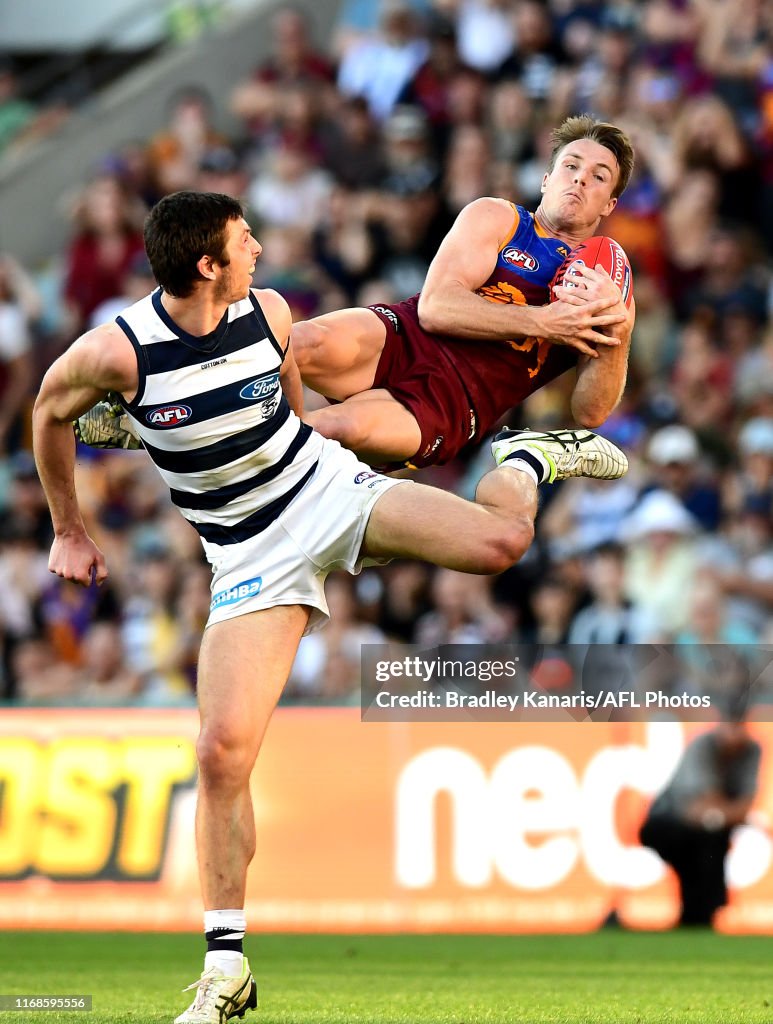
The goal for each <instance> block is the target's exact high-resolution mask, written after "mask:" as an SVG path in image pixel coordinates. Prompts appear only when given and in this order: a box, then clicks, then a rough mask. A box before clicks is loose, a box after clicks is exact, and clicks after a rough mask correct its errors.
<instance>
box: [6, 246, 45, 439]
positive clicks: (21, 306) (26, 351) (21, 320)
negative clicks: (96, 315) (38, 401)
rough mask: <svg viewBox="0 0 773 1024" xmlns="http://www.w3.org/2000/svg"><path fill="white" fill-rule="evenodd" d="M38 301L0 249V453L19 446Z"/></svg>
mask: <svg viewBox="0 0 773 1024" xmlns="http://www.w3.org/2000/svg"><path fill="white" fill-rule="evenodd" d="M40 312H41V301H40V296H39V295H38V292H37V289H36V288H35V286H34V284H33V283H32V280H31V279H30V277H29V275H28V274H27V273H26V271H24V269H23V268H22V266H21V264H20V263H19V262H18V261H17V260H15V259H14V258H13V256H11V255H9V254H8V253H0V456H2V455H4V454H6V453H7V452H9V451H14V450H15V449H16V448H18V446H19V442H20V439H21V438H20V434H21V424H20V422H19V414H20V413H21V412H22V411H23V410H24V406H25V402H27V400H28V399H29V397H30V392H31V389H32V382H33V359H32V345H31V341H32V338H31V333H30V328H31V323H32V321H33V320H35V319H37V317H38V316H39V315H40Z"/></svg>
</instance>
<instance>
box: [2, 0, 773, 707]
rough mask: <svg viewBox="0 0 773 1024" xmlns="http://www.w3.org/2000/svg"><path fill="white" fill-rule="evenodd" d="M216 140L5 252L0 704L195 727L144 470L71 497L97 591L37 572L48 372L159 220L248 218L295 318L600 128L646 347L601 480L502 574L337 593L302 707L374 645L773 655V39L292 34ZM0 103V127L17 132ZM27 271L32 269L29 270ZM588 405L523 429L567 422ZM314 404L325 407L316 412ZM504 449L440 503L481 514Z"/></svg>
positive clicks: (710, 18)
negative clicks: (134, 716) (627, 647)
mask: <svg viewBox="0 0 773 1024" xmlns="http://www.w3.org/2000/svg"><path fill="white" fill-rule="evenodd" d="M271 28H272V32H273V43H272V50H271V55H270V57H269V59H267V60H266V61H264V62H263V63H262V64H260V66H258V67H256V68H255V72H254V75H253V76H252V77H251V78H250V79H249V80H248V81H234V83H233V91H232V93H231V95H230V97H228V102H229V104H230V108H231V111H232V113H233V114H235V115H236V116H238V119H239V122H240V124H241V131H240V132H239V133H238V135H236V136H233V137H227V136H226V135H224V134H223V133H222V132H221V131H220V130H219V129H218V127H217V123H216V121H217V118H216V116H215V104H214V103H213V100H212V97H209V96H208V95H207V94H206V93H205V92H203V91H202V90H201V89H200V88H198V87H196V86H195V85H191V87H190V88H187V89H185V90H183V91H182V92H181V93H179V94H178V95H177V96H176V97H175V99H174V101H173V103H172V104H171V105H170V109H169V113H168V118H167V124H166V128H165V130H164V131H163V132H161V133H159V134H157V135H155V136H154V137H152V138H149V139H147V140H146V142H145V144H143V145H140V144H138V143H136V142H133V143H131V144H128V143H127V145H126V146H125V147H122V148H119V149H118V150H117V151H115V152H110V153H104V154H102V155H101V156H100V157H99V159H97V160H95V164H94V174H93V177H92V178H91V180H89V181H88V182H84V183H83V188H82V190H81V191H80V194H79V195H77V196H75V197H73V199H72V206H71V215H72V231H71V237H70V241H69V244H68V246H67V249H66V251H65V252H63V253H61V254H60V259H59V260H58V261H56V263H55V264H54V265H52V267H49V268H46V270H45V272H44V273H42V274H41V273H37V272H36V273H35V274H33V273H32V268H25V267H23V266H22V265H20V263H19V261H18V260H17V259H15V258H14V256H13V254H11V253H4V254H3V255H2V256H0V365H1V367H2V369H1V370H0V381H1V383H0V387H2V394H1V395H0V402H1V404H0V446H2V449H3V453H4V459H3V462H2V466H1V467H0V474H1V475H0V512H1V513H2V514H1V516H0V643H1V644H2V677H1V678H0V693H2V694H4V696H5V698H6V699H12V700H20V701H31V702H42V703H57V702H64V703H69V702H76V703H77V702H83V703H87V704H98V703H106V704H111V703H140V704H162V703H168V702H190V701H191V700H192V699H193V697H192V695H193V692H194V688H195V664H196V655H197V650H198V644H199V640H200V635H201V630H202V627H203V625H204V623H205V621H206V618H207V614H208V608H209V570H208V568H207V566H206V564H205V562H204V560H203V555H202V552H201V549H200V544H199V540H198V537H197V535H196V534H195V532H194V531H193V529H192V528H191V527H189V526H188V524H186V523H185V522H184V521H183V520H182V519H181V518H180V516H179V514H178V513H177V512H176V511H175V510H174V509H173V507H172V506H171V505H170V504H169V501H168V498H167V497H166V495H165V491H164V487H163V485H162V482H161V481H160V479H159V478H158V477H157V475H156V473H155V470H154V469H153V467H152V466H151V464H150V462H149V461H148V460H147V459H145V458H144V457H143V456H142V455H141V454H138V453H133V452H121V451H118V452H95V451H93V450H90V449H86V448H81V450H80V452H79V464H78V481H77V482H78V491H79V495H80V496H81V502H82V504H83V505H84V507H85V511H86V514H87V518H88V526H89V528H90V531H91V532H92V535H93V536H94V538H95V540H96V542H97V543H98V544H99V546H100V547H101V548H102V550H103V551H104V552H105V555H106V557H107V562H108V566H109V568H110V571H111V576H110V580H109V582H108V583H107V584H106V585H104V586H103V587H102V588H100V589H98V590H97V589H96V588H92V589H90V590H86V589H82V588H79V587H75V586H73V585H71V584H67V583H62V582H61V581H60V580H57V579H54V578H53V577H52V576H50V575H49V573H48V570H47V559H48V548H49V544H50V523H49V519H48V514H47V509H46V505H45V500H44V498H43V494H42V491H41V488H40V485H39V483H38V481H37V477H36V474H35V469H34V463H33V461H32V458H31V454H30V432H29V412H30V407H31V402H32V400H33V398H34V395H35V393H36V390H37V387H38V385H39V382H40V379H41V377H42V374H43V372H44V371H45V369H46V367H47V365H48V364H49V363H50V361H51V359H52V358H53V357H54V356H55V355H56V354H58V353H59V352H60V351H62V349H63V348H64V347H66V345H68V344H69V343H70V341H71V340H72V339H73V338H74V337H76V336H77V335H78V334H79V333H81V332H82V331H83V330H85V329H87V328H88V327H89V326H93V325H94V324H97V323H102V322H105V321H106V320H109V319H112V318H113V317H114V316H115V315H116V313H117V312H118V311H119V310H120V309H121V308H122V307H123V306H124V305H127V304H128V303H129V302H131V301H134V299H135V298H138V297H140V296H142V295H144V294H146V293H147V291H149V290H150V289H151V288H152V287H153V280H152V276H151V275H150V272H149V267H148V266H147V263H146V261H145V258H144V255H143V250H142V222H143V217H144V214H145V212H146V211H147V209H148V208H149V207H150V206H152V204H153V203H154V202H155V201H157V200H158V199H159V198H160V197H161V196H163V195H165V194H167V193H169V192H172V191H176V190H178V189H190V188H195V189H201V190H207V191H218V192H226V193H229V194H231V195H234V196H237V197H241V198H244V200H245V201H246V204H247V208H248V216H249V217H250V218H251V223H252V225H253V227H254V229H255V233H256V235H257V237H258V238H259V240H260V241H261V243H262V245H263V247H264V252H263V256H262V257H261V259H260V261H259V263H258V267H257V272H256V276H255V284H256V285H257V286H260V287H272V288H276V289H278V290H279V291H280V292H281V293H282V295H284V296H285V298H286V299H287V300H288V302H289V303H290V305H291V307H292V311H293V315H294V318H295V319H296V320H303V319H308V318H309V317H312V316H315V315H318V314H320V313H322V312H326V311H329V310H332V309H337V308H340V307H344V306H349V305H367V304H370V303H373V302H394V301H397V300H399V299H401V298H404V297H406V296H408V295H411V294H413V293H414V292H416V291H418V290H420V288H421V285H422V281H423V279H424V276H425V274H426V271H427V268H428V266H429V263H430V261H431V259H432V256H433V255H434V253H435V251H436V250H437V247H438V244H439V242H440V241H441V239H442V238H443V236H444V235H445V233H446V231H447V230H448V228H449V227H450V225H451V223H452V222H453V219H454V217H455V216H456V214H457V213H458V212H459V211H460V210H461V208H462V207H463V206H464V205H465V204H466V203H468V202H470V201H471V200H473V199H475V198H477V197H479V196H482V195H496V196H501V197H503V198H506V199H511V200H513V201H514V202H517V203H520V204H522V205H524V206H526V207H527V208H529V209H534V208H535V207H536V205H537V204H538V202H539V189H540V183H541V179H542V175H543V173H544V170H545V168H546V165H547V160H548V156H549V148H550V147H549V133H550V131H551V129H552V128H554V127H555V126H556V125H557V124H558V123H559V122H560V121H561V120H562V119H563V118H564V117H566V116H567V115H569V114H572V113H580V112H588V113H591V114H593V115H594V116H596V117H599V118H603V119H607V120H610V121H613V122H614V123H615V124H618V125H620V126H621V127H622V128H624V129H625V130H626V131H627V132H628V133H629V135H630V137H631V139H632V141H633V143H634V146H635V147H636V152H637V160H636V167H635V170H634V174H633V178H632V181H631V184H630V185H629V187H628V189H627V191H626V192H625V193H624V195H623V196H622V198H621V200H620V202H619V204H618V206H617V209H616V210H615V211H614V213H613V214H612V216H611V217H610V218H609V219H608V220H607V221H605V222H603V223H602V226H601V230H603V232H604V233H606V234H609V235H612V236H613V237H614V238H616V239H617V240H618V241H619V242H620V243H621V244H622V245H623V247H624V248H625V250H626V252H627V253H628V256H629V258H630V260H631V263H632V266H633V273H634V291H635V296H636V303H637V320H636V328H635V332H634V341H633V347H632V355H631V364H630V371H629V381H628V387H627V390H626V392H625V396H624V398H623V401H622V403H621V405H620V407H619V408H618V409H617V411H616V412H615V413H614V415H613V416H612V418H611V419H610V420H608V421H607V423H606V424H605V425H604V426H603V427H602V428H601V430H600V432H601V433H602V434H604V435H605V436H608V437H609V438H610V439H612V440H613V441H615V442H616V443H617V444H619V445H620V446H621V447H623V448H624V449H625V451H626V452H627V453H628V455H629V459H630V462H631V469H630V471H629V473H628V475H627V476H625V477H624V478H623V479H622V480H619V481H615V482H608V481H603V482H597V481H593V480H589V479H577V480H569V481H567V482H564V483H562V484H560V485H557V486H555V487H548V488H543V494H542V510H541V512H540V515H539V517H538V520H537V539H536V542H535V544H534V545H533V547H532V548H531V549H530V551H529V552H528V554H527V556H526V557H525V558H524V559H523V561H522V562H521V563H520V564H518V565H517V566H515V567H514V568H513V569H511V570H510V571H508V572H506V573H504V574H503V575H501V576H499V577H496V578H493V579H489V578H484V577H471V576H464V575H462V574H459V573H454V572H451V571H450V570H434V569H430V568H428V567H426V566H424V565H420V564H412V563H411V564H409V563H402V562H395V563H392V564H391V565H389V566H387V567H385V568H378V569H368V570H366V571H365V572H364V573H363V574H362V575H361V576H359V577H357V578H350V577H344V576H341V577H335V578H331V580H330V582H329V584H328V591H329V600H330V607H331V613H332V618H331V622H330V624H329V625H328V626H327V627H326V628H325V630H324V631H322V632H319V633H317V634H314V635H312V636H309V637H307V638H305V639H304V640H303V642H302V644H301V649H300V653H299V656H298V658H297V660H296V664H295V668H294V670H293V673H292V676H291V680H290V684H289V687H288V691H287V694H286V697H287V699H290V700H316V701H326V702H327V701H330V702H347V701H356V700H357V699H358V683H359V672H360V646H361V644H363V643H378V642H382V641H384V640H385V639H387V638H394V639H396V640H400V641H404V642H411V643H419V644H423V645H428V646H429V645H436V644H441V643H479V642H489V641H490V642H497V643H501V642H533V643H539V644H558V643H563V642H581V643H592V642H601V643H637V642H649V641H654V642H677V643H690V642H694V643H716V642H721V643H728V644H738V645H744V644H757V645H759V644H765V643H772V642H773V542H772V539H771V515H772V514H773V332H772V331H771V328H770V324H769V311H770V305H771V301H773V291H771V281H770V274H769V263H770V255H771V245H773V243H771V239H773V45H772V43H773V22H771V21H770V13H769V11H768V10H767V7H766V5H761V4H757V3H754V2H753V0H733V2H731V0H646V2H643V3H635V4H634V3H631V4H621V3H602V2H593V0H588V2H586V3H582V2H575V0H550V2H541V0H518V2H517V3H516V2H515V0H436V2H435V4H434V5H426V4H419V3H415V4H414V3H409V2H408V0H382V3H381V5H380V6H378V5H377V3H376V0H370V2H362V3H355V2H354V0H351V2H349V3H347V4H344V5H343V9H342V13H341V15H340V20H339V23H338V26H337V29H336V31H335V33H334V35H333V37H332V38H331V39H329V40H327V41H326V43H325V44H323V43H322V42H321V41H315V40H313V39H312V37H311V33H310V32H309V28H308V22H307V21H306V20H305V18H304V17H303V16H302V15H301V14H299V13H298V12H297V11H295V10H293V9H292V8H289V7H288V8H282V9H279V10H278V11H277V12H276V13H275V14H274V15H273V16H272V20H271ZM2 102H3V101H2V99H1V98H0V122H1V121H2V114H3V110H2ZM35 269H36V271H37V268H35ZM569 384H570V382H569V381H568V379H567V380H566V381H562V380H559V381H558V382H557V383H556V384H555V385H552V386H550V387H549V388H545V389H543V390H542V391H539V392H537V393H536V394H535V395H534V396H533V397H532V398H531V399H529V401H528V402H527V403H526V404H525V406H523V407H521V408H518V409H515V410H513V412H512V414H511V415H510V416H508V417H507V422H508V423H509V424H510V425H511V426H518V425H523V426H530V427H535V428H537V427H544V428H556V427H560V426H565V425H569V424H570V422H571V420H570V416H569V411H568V405H567V397H568V394H569V391H570V387H569V386H568V385H569ZM307 399H308V402H309V404H310V406H311V407H314V405H315V403H316V404H317V405H318V404H319V403H320V402H321V401H322V400H321V399H320V398H319V396H315V395H313V394H311V393H308V394H307ZM489 460H490V455H489V452H488V448H487V446H484V448H483V449H481V450H480V451H471V452H469V453H468V454H467V456H466V457H464V458H459V459H457V460H456V461H455V462H453V463H451V464H450V465H448V466H444V467H440V468H435V469H432V470H427V471H424V472H423V474H422V479H424V480H425V481H426V482H430V483H433V484H436V485H437V486H440V487H444V488H447V489H452V490H456V491H457V492H458V493H460V494H463V495H465V496H470V495H471V491H472V488H473V487H474V484H475V482H476V481H477V479H478V478H479V476H480V474H481V471H482V468H483V467H485V466H486V465H488V464H489Z"/></svg>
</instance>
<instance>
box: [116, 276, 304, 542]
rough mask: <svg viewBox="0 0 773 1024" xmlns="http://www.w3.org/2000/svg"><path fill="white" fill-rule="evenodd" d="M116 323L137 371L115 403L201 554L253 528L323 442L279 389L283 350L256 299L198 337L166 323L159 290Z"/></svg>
mask: <svg viewBox="0 0 773 1024" xmlns="http://www.w3.org/2000/svg"><path fill="white" fill-rule="evenodd" d="M116 323H117V324H118V326H119V327H120V328H121V329H122V330H123V332H124V333H125V334H126V336H127V337H128V339H129V341H130V342H131V343H132V346H133V347H134V350H135V353H136V356H137V367H138V370H139V386H138V389H137V395H136V397H135V398H134V400H133V401H131V402H126V401H123V405H124V407H125V409H126V411H127V413H128V414H129V416H130V417H131V419H132V421H133V423H134V426H135V428H136V430H137V433H138V434H139V436H140V437H141V438H142V441H143V443H144V445H145V448H146V449H147V451H148V454H149V455H150V457H151V459H152V460H153V462H154V463H155V465H156V468H157V469H158V471H159V473H160V474H161V476H162V477H163V479H164V480H165V482H166V483H167V485H168V486H169V489H170V491H171V497H172V501H173V502H174V504H175V505H177V507H178V508H179V509H180V512H181V513H182V514H183V515H184V516H185V518H186V519H187V520H188V521H189V522H191V523H192V524H193V526H194V527H195V528H196V529H197V530H198V532H199V534H200V536H201V538H202V541H203V543H204V547H205V549H206V550H207V552H208V553H209V546H210V545H215V546H216V547H220V546H222V545H230V544H237V543H240V542H242V541H245V540H247V539H249V538H250V537H253V536H254V535H256V534H258V533H260V532H261V531H262V530H264V529H265V528H266V527H267V526H269V525H270V524H271V523H272V522H273V521H274V520H275V519H277V517H278V516H280V515H281V514H282V512H283V511H284V510H285V509H286V508H287V506H288V505H289V504H290V502H291V501H292V500H293V499H294V498H295V497H296V496H297V495H298V494H299V493H300V491H301V490H302V489H303V487H304V485H305V484H306V482H307V481H308V480H309V479H310V478H311V476H312V474H313V473H314V470H315V468H316V466H317V461H318V459H319V456H320V452H321V449H322V445H323V439H322V437H320V435H318V434H315V433H314V432H313V431H312V429H311V427H309V426H307V425H306V424H304V423H302V422H301V421H300V420H299V419H298V417H297V416H296V415H295V413H294V412H292V410H291V409H290V406H289V404H288V402H287V399H286V398H285V397H284V395H283V394H282V390H281V385H280V381H279V372H280V369H281V366H282V361H283V359H284V353H283V351H282V348H281V346H280V345H279V343H278V342H277V340H276V338H275V337H274V335H273V334H272V332H271V329H270V327H269V325H268V322H267V320H266V318H265V316H264V315H263V311H262V310H261V308H260V304H259V303H258V300H257V299H256V298H255V296H254V295H253V294H252V292H250V294H249V297H248V298H245V299H242V300H241V301H239V302H235V303H232V304H231V305H230V306H229V307H228V309H227V310H226V312H225V314H224V315H223V319H222V320H221V321H220V323H219V324H218V326H217V327H216V328H215V330H214V331H213V332H212V333H211V334H208V335H206V336H204V337H202V338H197V337H194V336H193V335H190V334H188V333H187V332H186V331H184V330H183V329H182V328H181V327H178V326H177V324H175V323H174V321H173V320H172V319H171V317H170V316H169V314H168V313H167V311H166V310H165V309H164V307H163V305H162V303H161V289H158V290H156V291H155V292H153V293H152V294H151V295H148V296H147V297H146V298H144V299H141V300H140V301H139V302H137V303H135V304H134V305H133V306H129V307H128V308H127V309H125V310H124V311H123V313H122V314H121V315H120V316H119V317H117V320H116Z"/></svg>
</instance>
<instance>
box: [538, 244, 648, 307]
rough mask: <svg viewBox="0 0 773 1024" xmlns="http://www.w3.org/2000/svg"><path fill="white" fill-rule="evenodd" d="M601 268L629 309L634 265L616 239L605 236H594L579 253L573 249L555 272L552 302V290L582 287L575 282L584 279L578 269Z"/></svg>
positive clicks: (551, 298)
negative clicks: (561, 287)
mask: <svg viewBox="0 0 773 1024" xmlns="http://www.w3.org/2000/svg"><path fill="white" fill-rule="evenodd" d="M597 265H599V266H602V267H603V268H604V270H606V272H607V273H608V274H609V276H610V277H611V278H612V280H613V281H614V282H615V284H616V285H617V287H618V288H619V289H620V292H621V294H622V296H623V302H624V303H625V306H626V309H628V308H630V305H631V299H632V298H633V275H632V274H631V264H630V263H629V262H628V257H627V256H626V255H625V252H624V251H623V248H622V246H620V245H618V244H617V242H616V241H615V240H614V239H613V238H608V237H607V236H606V235H594V236H593V238H588V239H586V240H585V241H584V242H581V243H580V244H579V245H578V246H577V248H576V249H572V251H571V252H570V253H569V255H568V256H567V257H566V259H565V260H564V262H563V263H562V264H561V266H560V267H559V268H558V270H557V271H556V275H555V277H554V278H553V280H552V282H551V286H550V301H551V302H554V301H555V296H554V294H553V286H554V285H557V284H562V285H565V286H566V287H567V288H576V287H579V284H578V283H575V282H574V281H572V278H573V277H574V278H580V280H581V279H582V278H581V275H580V274H579V272H578V269H577V268H578V267H580V266H586V267H592V268H594V269H595V267H596V266H597Z"/></svg>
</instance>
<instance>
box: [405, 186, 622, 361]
mask: <svg viewBox="0 0 773 1024" xmlns="http://www.w3.org/2000/svg"><path fill="white" fill-rule="evenodd" d="M513 216H514V214H513V208H512V206H511V205H510V204H509V203H507V202H505V201H504V200H502V199H492V198H485V199H476V200H475V201H474V202H472V203H470V204H469V205H468V206H466V207H465V208H464V209H463V210H462V212H461V213H460V214H459V216H458V217H457V218H456V221H455V222H454V225H453V227H452V228H451V230H450V231H449V232H448V234H447V235H446V237H445V238H444V239H443V242H442V243H441V245H440V248H439V249H438V251H437V254H436V256H435V258H434V259H433V261H432V263H431V264H430V268H429V270H428V271H427V279H426V281H425V284H424V287H423V289H422V292H421V296H420V298H419V320H420V322H421V325H422V327H423V328H424V329H425V330H427V331H432V332H434V333H437V334H450V335H452V336H455V337H458V338H476V339H480V338H485V339H491V340H495V339H498V340H503V341H507V340H510V339H512V338H517V337H531V336H536V337H540V338H545V339H546V340H548V341H553V342H555V343H559V344H565V345H571V346H572V347H575V348H579V349H580V350H581V351H584V352H586V353H587V354H589V355H590V354H591V352H592V350H591V348H590V346H589V343H592V342H595V343H597V344H601V345H610V344H613V345H614V344H616V342H614V341H612V342H610V337H609V336H608V335H605V334H602V333H601V330H603V329H604V328H607V327H609V326H611V325H613V324H615V323H619V322H620V314H619V312H618V311H612V310H611V309H609V308H608V307H609V306H610V304H611V303H610V301H609V299H608V296H607V297H604V296H602V297H600V298H594V299H593V300H592V301H589V302H585V303H583V304H581V305H572V304H570V303H564V302H555V303H551V306H552V307H559V308H558V309H556V308H553V309H551V306H521V305H517V304H515V303H513V304H506V303H496V302H489V301H488V300H487V299H484V298H483V297H482V296H480V295H477V294H476V292H477V289H479V288H480V287H482V285H484V284H485V282H486V281H487V280H488V278H489V277H490V275H491V272H492V270H493V269H494V267H495V265H496V261H497V256H498V253H499V249H500V246H501V245H502V244H503V243H504V242H506V241H507V239H508V238H510V236H511V235H512V232H513Z"/></svg>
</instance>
